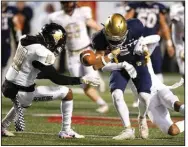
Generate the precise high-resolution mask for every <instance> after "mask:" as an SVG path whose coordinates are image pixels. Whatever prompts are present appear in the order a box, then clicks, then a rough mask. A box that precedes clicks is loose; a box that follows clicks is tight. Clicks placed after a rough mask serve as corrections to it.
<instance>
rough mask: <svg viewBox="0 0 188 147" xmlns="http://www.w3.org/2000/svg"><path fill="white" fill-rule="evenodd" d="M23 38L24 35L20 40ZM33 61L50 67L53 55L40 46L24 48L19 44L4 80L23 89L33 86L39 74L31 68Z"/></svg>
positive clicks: (53, 59)
mask: <svg viewBox="0 0 188 147" xmlns="http://www.w3.org/2000/svg"><path fill="white" fill-rule="evenodd" d="M25 37H26V35H24V36H23V37H22V39H23V38H25ZM33 61H39V62H41V63H42V64H44V65H52V64H54V62H55V55H54V54H53V53H52V52H51V51H50V50H48V49H47V48H46V47H45V46H43V45H42V44H39V43H34V44H29V45H27V46H25V45H22V44H21V43H20V42H19V44H18V48H17V51H16V54H15V56H14V59H13V63H12V65H11V66H10V68H9V69H8V72H7V74H6V79H7V80H9V81H11V82H12V83H14V84H17V85H21V86H25V87H29V86H31V85H33V84H34V83H35V79H36V77H37V74H38V73H39V72H40V70H38V69H36V68H34V67H33V65H32V62H33Z"/></svg>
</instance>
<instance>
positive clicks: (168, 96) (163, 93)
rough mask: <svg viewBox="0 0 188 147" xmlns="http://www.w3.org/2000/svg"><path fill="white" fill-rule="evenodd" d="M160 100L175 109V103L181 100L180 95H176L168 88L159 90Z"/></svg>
mask: <svg viewBox="0 0 188 147" xmlns="http://www.w3.org/2000/svg"><path fill="white" fill-rule="evenodd" d="M158 97H159V99H160V102H161V103H162V104H163V105H164V106H166V107H167V108H169V109H172V110H173V109H174V103H175V102H176V101H179V99H178V97H177V96H176V95H174V94H173V93H172V92H171V91H170V90H169V89H168V88H165V89H161V90H159V91H158Z"/></svg>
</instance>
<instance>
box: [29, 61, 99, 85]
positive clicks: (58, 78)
mask: <svg viewBox="0 0 188 147" xmlns="http://www.w3.org/2000/svg"><path fill="white" fill-rule="evenodd" d="M32 65H33V67H35V68H37V69H39V70H40V71H41V72H42V73H43V75H44V77H45V78H48V79H49V80H51V81H52V82H54V83H55V84H58V85H80V84H89V85H92V86H98V85H99V84H100V81H99V79H97V78H95V77H91V76H89V75H85V76H83V77H69V76H65V75H61V74H59V73H58V72H57V71H56V69H55V68H54V67H53V65H44V64H42V63H41V62H39V61H33V62H32Z"/></svg>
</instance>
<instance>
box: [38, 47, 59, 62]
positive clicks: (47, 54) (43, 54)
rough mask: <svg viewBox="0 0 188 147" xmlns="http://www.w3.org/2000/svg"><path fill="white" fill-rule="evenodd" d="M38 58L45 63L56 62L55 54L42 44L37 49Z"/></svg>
mask: <svg viewBox="0 0 188 147" xmlns="http://www.w3.org/2000/svg"><path fill="white" fill-rule="evenodd" d="M36 55H37V58H36V60H37V61H39V62H41V63H42V64H44V65H52V64H54V62H55V59H56V58H55V55H54V54H53V53H52V52H51V51H50V50H48V49H46V48H45V47H44V46H42V45H40V48H37V49H36Z"/></svg>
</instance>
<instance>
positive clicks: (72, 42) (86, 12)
mask: <svg viewBox="0 0 188 147" xmlns="http://www.w3.org/2000/svg"><path fill="white" fill-rule="evenodd" d="M91 18H92V15H91V9H90V8H89V7H80V8H75V10H74V12H73V14H72V15H71V16H70V15H67V14H66V13H65V12H64V11H63V10H61V11H58V12H54V13H52V14H50V15H49V22H53V23H57V24H59V25H61V26H63V27H64V28H65V30H66V32H67V44H66V45H67V47H68V49H69V50H70V51H75V50H79V49H82V48H84V47H86V46H88V45H89V44H90V38H89V35H88V33H87V27H86V21H87V20H88V19H91Z"/></svg>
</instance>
